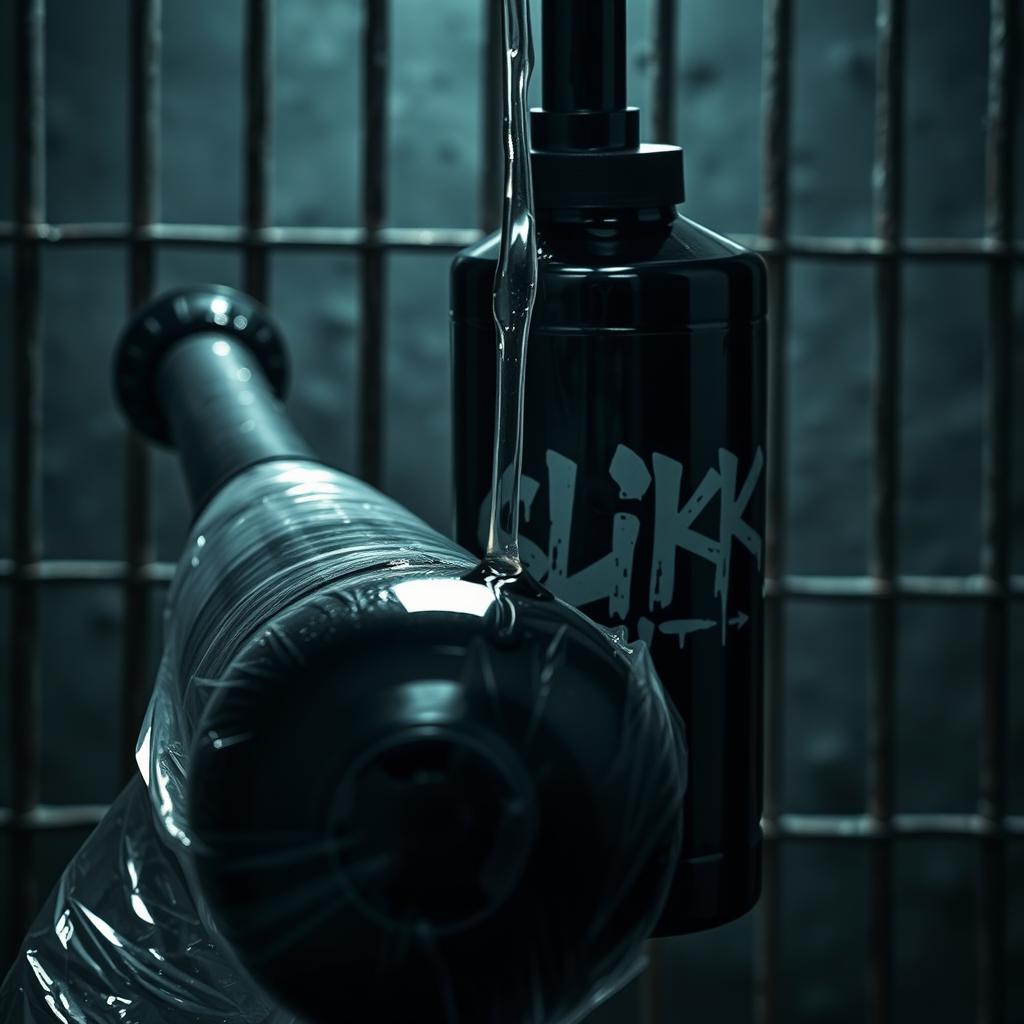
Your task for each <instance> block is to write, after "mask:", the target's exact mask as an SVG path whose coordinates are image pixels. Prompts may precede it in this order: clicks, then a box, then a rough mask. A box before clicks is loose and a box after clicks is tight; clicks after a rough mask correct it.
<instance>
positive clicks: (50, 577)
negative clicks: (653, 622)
mask: <svg viewBox="0 0 1024 1024" xmlns="http://www.w3.org/2000/svg"><path fill="white" fill-rule="evenodd" d="M174 570H175V564H174V563H173V562H151V563H148V564H145V565H140V566H139V567H138V569H137V570H136V571H135V575H134V576H132V570H131V568H130V566H129V563H127V562H118V561H90V560H85V559H82V560H63V561H59V560H47V561H40V562H32V563H29V564H27V565H24V566H21V567H20V568H18V567H17V566H16V563H15V562H14V561H13V560H12V559H0V583H6V582H10V581H11V580H14V579H23V580H25V581H26V582H29V583H32V582H35V583H124V582H126V581H127V580H128V579H129V578H134V579H136V580H138V581H139V582H143V583H155V584H161V585H162V584H166V583H170V581H171V580H172V579H173V578H174ZM765 593H766V596H767V597H769V598H771V599H774V600H810V599H821V600H830V601H864V600H881V599H890V598H891V599H896V600H901V601H906V600H911V601H912V600H922V601H993V600H994V601H999V600H1007V599H1009V600H1020V599H1021V598H1024V576H1011V577H1010V581H1009V589H1003V588H1001V587H999V586H997V585H996V584H995V583H994V582H993V581H992V580H990V579H988V578H987V577H985V576H898V577H896V579H895V580H894V581H893V583H892V584H891V585H889V584H887V583H886V582H885V581H883V580H879V579H876V578H874V577H872V576H799V575H793V576H784V577H783V578H782V579H781V580H768V581H767V582H766V584H765Z"/></svg>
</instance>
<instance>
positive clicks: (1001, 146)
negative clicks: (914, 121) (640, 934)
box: [0, 0, 1024, 1024]
mask: <svg viewBox="0 0 1024 1024" xmlns="http://www.w3.org/2000/svg"><path fill="white" fill-rule="evenodd" d="M651 5H652V6H651V10H652V20H651V28H652V40H653V44H652V47H651V50H652V53H651V56H652V61H653V65H652V70H653V77H652V92H653V97H652V98H653V101H654V102H653V108H652V110H653V125H654V129H655V130H654V134H655V135H656V136H657V137H658V141H666V142H668V141H673V136H674V135H675V131H674V125H675V101H676V87H677V86H676V83H677V73H676V61H677V52H676V25H677V22H678V20H679V18H680V17H682V18H684V19H685V8H684V7H683V6H682V5H681V4H680V2H679V0H651ZM161 6H162V2H161V0H132V6H131V11H132V14H131V23H130V29H129V31H130V45H131V60H130V72H129V74H130V82H129V85H130V111H131V117H130V140H129V151H130V155H131V206H130V209H131V215H130V221H129V222H128V223H91V224H90V223H80V224H51V223H49V222H48V220H47V217H46V210H45V205H44V193H45V189H44V181H45V157H46V154H45V145H44V125H45V110H44V101H45V95H44V68H43V60H44V46H43V37H44V21H45V0H14V9H15V23H14V26H13V36H12V42H13V46H12V49H13V53H14V68H13V71H14V83H15V91H14V102H15V111H14V126H15V129H14V130H15V137H14V146H13V153H14V159H15V167H14V196H15V205H14V210H15V220H14V222H12V223H0V244H9V245H10V246H11V248H12V250H13V255H14V291H13V325H12V326H13V338H14V351H13V371H12V379H11V385H10V386H11V392H10V408H11V410H12V417H13V426H14V431H13V440H14V458H13V479H12V484H13V488H12V495H13V505H12V508H11V510H10V514H11V519H12V524H13V548H12V552H11V557H10V558H8V559H0V583H2V584H4V585H6V586H8V587H9V588H10V591H11V594H12V597H13V610H12V614H11V620H10V641H11V642H10V658H11V663H10V670H11V671H10V693H11V717H12V733H11V738H10V756H11V767H12V778H13V794H12V805H11V807H10V808H0V832H2V833H6V834H8V835H9V837H10V849H11V875H10V880H11V899H10V906H11V911H12V912H11V916H10V920H9V921H8V930H7V934H6V936H5V939H6V947H5V952H13V950H14V948H15V946H16V943H17V941H18V940H19V939H20V937H21V935H22V934H23V933H24V931H25V929H26V927H27V926H28V924H29V920H30V917H31V914H32V913H33V911H34V909H35V907H36V903H37V896H38V895H40V894H37V893H35V892H34V891H33V889H32V886H31V878H32V837H33V834H34V833H35V832H36V831H38V830H42V829H53V828H71V827H79V826H82V825H88V824H91V823H93V822H95V821H97V820H98V819H99V817H100V816H101V815H102V813H103V808H101V807H78V806H75V807H52V806H41V805H40V804H39V789H38V783H39V754H40V750H39V685H40V680H39V655H40V650H39V648H40V635H39V617H38V593H39V587H40V586H52V585H70V584H75V583H109V584H110V585H114V586H119V587H121V588H122V589H123V592H124V599H125V634H124V640H123V679H122V694H123V700H122V709H123V727H124V731H123V735H122V737H121V740H120V742H121V745H122V747H123V749H124V750H125V751H126V758H125V760H126V767H127V763H128V754H129V753H130V751H131V748H132V745H133V742H134V739H135V736H134V731H135V729H136V728H137V724H138V721H139V718H140V714H141V705H142V700H143V697H144V694H145V693H146V691H147V690H148V687H149V680H148V679H146V678H145V665H146V660H147V659H146V655H147V651H148V648H149V645H150V644H152V643H153V642H154V641H155V638H153V637H152V636H149V635H148V634H147V615H146V610H145V609H146V603H147V601H148V600H150V599H151V597H152V594H153V589H154V588H162V587H163V586H164V585H165V584H166V583H167V581H168V580H169V579H170V578H171V575H172V573H173V566H172V565H170V564H166V563H154V562H153V556H152V546H151V541H150V528H149V503H148V498H147V495H148V491H149V471H148V460H147V458H146V455H145V451H144V449H143V447H142V446H141V444H140V443H138V442H136V441H134V440H131V439H130V440H128V442H127V451H126V458H127V475H126V491H125V501H126V524H127V526H126V538H125V554H124V559H123V561H119V562H115V561H111V562H97V561H84V560H83V561H48V560H43V550H42V538H41V525H40V524H41V508H40V479H41V467H40V444H41V436H42V433H41V426H42V425H41V392H42V381H41V370H40V364H41V358H40V357H41V343H42V341H41V310H40V253H41V249H42V248H43V247H44V246H50V245H61V246H65V245H76V244H96V243H99V244H109V245H114V246H119V247H122V248H123V249H124V251H126V252H127V254H128V257H129V268H128V275H129V296H130V300H131V304H132V306H133V307H134V306H137V305H138V304H139V303H141V302H143V301H145V299H147V298H148V297H149V295H150V293H151V290H152V287H153V283H154V276H155V275H154V257H155V254H156V252H157V251H158V249H161V248H164V247H170V246H191V247H221V248H228V249H232V250H235V251H240V252H242V254H243V256H244V282H245V287H246V288H247V289H248V290H249V291H250V292H253V293H254V294H255V295H257V296H258V297H264V296H265V295H266V293H267V289H268V286H269V280H268V257H269V253H270V251H271V250H279V249H290V250H293V251H294V250H306V251H317V252H324V253H326V252H332V251H352V252H356V253H358V254H359V256H360V258H361V261H362V264H361V265H362V276H361V290H360V303H361V323H362V333H361V347H360V371H359V394H360V397H361V403H362V404H361V407H360V410H359V427H360V439H359V462H360V470H361V472H362V474H363V475H364V476H365V477H366V478H367V479H369V480H371V481H372V482H379V481H380V479H381V476H382V465H383V449H384V446H383V438H384V431H385V427H386V424H385V422H384V410H385V403H384V401H383V389H384V385H385V358H384V355H385V347H384V335H385V316H386V294H385V279H386V266H385V264H386V259H387V254H388V253H389V252H396V251H431V252H452V253H454V252H455V251H457V250H458V249H460V248H462V247H463V246H465V245H467V244H470V243H472V242H474V241H476V240H477V239H478V238H480V237H481V229H484V230H487V229H490V228H492V227H493V226H494V225H495V224H496V223H497V219H498V202H497V199H498V196H499V194H500V182H501V149H500V145H499V138H500V133H499V119H500V116H501V114H500V108H499V97H500V90H499V81H500V79H499V71H498V56H499V53H500V36H501V20H500V19H501V12H500V6H499V3H498V0H484V4H483V18H484V26H485V31H484V37H485V39H484V61H483V65H484V70H483V82H482V96H483V99H482V113H483V131H482V145H483V151H482V168H483V171H482V187H481V200H480V212H479V224H478V226H477V227H472V228H464V229H406V228H401V227H389V226H386V224H385V215H386V181H387V162H388V161H387V123H388V118H387V113H388V110H387V99H388V94H387V86H388V68H389V59H390V47H389V24H390V15H391V13H392V8H391V0H364V6H363V11H364V25H363V37H362V38H363V41H362V69H363V79H362V81H363V103H362V117H363V129H364V131H363V137H364V146H363V150H362V191H361V203H362V218H361V220H362V223H361V224H360V225H359V226H348V227H306V228H292V227H276V226H274V225H273V223H272V219H271V215H270V202H269V185H270V153H271V123H270V122H271V109H272V102H271V96H272V86H273V78H274V75H273V47H272V23H273V13H274V12H273V0H246V4H245V18H246V24H245V33H244V37H245V67H244V77H245V128H246V144H245V154H246V156H245V163H244V176H245V178H244V190H243V191H244V200H243V211H242V217H241V219H240V220H241V223H239V224H238V225H227V226H216V225H204V224H198V225H184V224H165V223H162V222H161V220H160V214H159V210H158V195H159V173H160V157H159V120H158V117H159V115H158V111H159V92H160V64H161V58H160V51H161V13H162V12H161ZM905 9H906V0H878V7H877V14H878V19H877V77H876V89H877V91H876V159H875V172H874V187H875V229H874V234H873V235H872V236H871V237H865V238H832V237H797V236H793V235H792V234H791V233H790V232H789V229H788V222H789V218H788V196H789V176H788V167H789V149H790V146H789V142H790V121H791V96H790V89H791V84H790V83H791V77H792V66H793V59H794V28H793V19H794V0H764V65H763V133H764V149H763V180H762V190H761V195H762V203H761V206H762V215H761V226H760V231H759V233H758V234H757V235H756V236H750V237H744V238H740V239H739V240H740V241H741V242H744V243H745V244H747V245H749V246H750V247H752V248H755V249H757V250H759V251H760V252H761V253H762V254H763V255H764V256H765V258H766V260H767V262H768V267H769V289H770V296H769V297H770V309H771V329H770V337H769V424H768V444H769V448H770V451H771V459H770V462H769V476H768V510H769V527H768V536H767V547H766V567H767V574H768V583H767V588H766V592H767V597H768V607H767V613H766V626H767V635H766V749H765V762H766V771H765V784H766V788H765V811H764V828H765V835H766V839H767V843H766V850H765V865H764V867H765V876H764V877H765V884H764V895H763V897H762V900H761V903H760V906H759V908H758V911H757V916H756V927H755V957H754V978H755V989H754V996H755V998H754V1006H753V1016H754V1019H755V1020H756V1021H757V1022H758V1024H776V1022H777V1021H778V1020H779V1019H780V1008H779V1007H780V992H779V978H780V976H781V972H780V969H779V948H780V937H781V908H782V901H783V896H784V894H783V893H782V890H781V884H780V856H781V846H782V844H783V842H797V841H805V840H815V841H822V840H826V841H835V842H863V843H866V844H868V846H869V847H870V853H869V864H870V873H869V877H870V892H869V900H868V904H869V942H870V945H869V949H868V951H867V962H868V979H867V981H868V1018H869V1020H870V1021H871V1022H872V1024H885V1022H887V1021H888V1020H889V1019H890V1005H891V1001H892V1000H891V989H892V949H891V934H892V908H893V894H892V850H893V844H894V841H895V840H897V839H900V838H912V837H922V838H946V837H962V838H965V839H968V840H973V841H974V842H976V843H977V844H978V846H979V850H980V856H979V861H978V865H979V866H978V896H979V898H978V923H977V933H976V935H977V937H976V946H977V969H978V982H979V984H978V1004H977V1021H978V1024H1000V1022H1002V1021H1004V1020H1005V1006H1004V991H1005V980H1006V979H1005V972H1006V950H1005V932H1006V918H1005V902H1006V863H1005V840H1006V839H1007V838H1008V837H1018V838H1022V837H1024V817H1021V816H1018V817H1012V816H1008V815H1007V796H1006V790H1007V753H1006V746H1007V736H1006V723H1007V703H1008V671H1009V667H1008V645H1009V608H1010V602H1011V601H1012V600H1020V599H1021V598H1022V597H1024V577H1020V576H1016V577H1015V576H1012V575H1011V574H1010V511H1009V476H1010V453H1009V438H1010V425H1011V423H1010V420H1011V409H1012V402H1011V393H1010V388H1011V373H1010V359H1011V336H1012V314H1013V310H1012V278H1013V272H1014V267H1015V265H1016V264H1017V262H1018V261H1020V259H1021V257H1022V256H1024V247H1022V246H1021V245H1020V244H1019V243H1017V242H1015V241H1014V238H1013V228H1012V225H1013V209H1012V197H1013V180H1014V175H1013V172H1014V168H1013V138H1012V127H1013V123H1014V113H1015V111H1014V109H1013V108H1014V99H1015V94H1014V88H1015V83H1016V81H1017V75H1018V73H1019V72H1018V68H1019V64H1018V54H1017V52H1016V50H1017V46H1018V32H1017V29H1018V26H1017V24H1016V18H1017V16H1018V5H1017V3H1016V2H1015V0H990V45H989V103H988V122H987V171H988V173H987V196H986V209H987V222H986V233H985V236H984V237H982V238H975V239H958V240H950V239H927V238H916V239H911V238H906V237H904V234H903V231H902V216H901V214H902V210H901V205H902V204H901V181H902V177H903V174H902V166H901V164H902V159H901V154H902V152H903V142H904V140H903V117H902V110H903V78H904V73H905V66H906V59H905V58H906V54H905V33H904V22H905ZM684 23H685V22H684ZM795 258H813V259H816V260H840V261H849V262H859V263H867V264H869V265H871V266H873V267H874V272H875V288H876V297H877V302H876V307H877V313H876V320H875V325H874V326H875V347H874V390H873V395H872V434H873V447H874V451H873V456H874V461H873V466H874V475H873V484H872V506H871V507H872V516H871V527H872V529H871V536H872V543H871V558H870V565H869V571H868V573H867V574H865V575H863V576H844V577H825V576H813V577H809V576H798V575H793V574H790V573H787V571H786V553H785V549H784V529H783V524H784V523H785V520H786V493H785V477H786V452H785V436H786V413H787V395H786V365H787V352H786V339H787V335H788V331H789V317H788V310H787V294H788V274H789V266H790V263H791V261H792V260H793V259H795ZM908 259H909V260H922V261H964V260H968V261H974V262H976V263H981V264H983V265H984V266H986V267H987V273H988V277H989V319H990V325H989V331H988V336H987V342H986V366H985V387H986V399H987V405H986V418H985V441H984V444H985V450H984V484H983V488H984V490H983V494H982V502H983V509H984V523H983V548H982V551H981V561H980V571H979V573H977V574H976V575H973V576H965V577H921V576H908V575H903V574H900V573H899V570H898V564H899V563H898V558H897V550H896V534H897V529H896V525H897V485H898V481H899V467H898V463H897V452H898V443H897V442H898V437H897V423H898V416H897V413H898V407H897V401H898V394H899V364H900V292H901V284H900V276H901V267H902V266H903V265H904V262H905V261H906V260H908ZM805 600H811V601H818V600H829V601H854V602H861V603H867V604H868V605H869V606H870V608H871V612H872V618H871V622H872V646H871V672H870V679H869V684H868V685H869V691H868V697H869V700H868V717H869V722H868V740H869V743H868V764H867V766H866V767H867V772H868V776H867V783H868V804H867V807H866V808H865V813H864V814H862V815H855V816H830V815H794V814H786V813H784V812H783V809H782V803H781V799H780V780H781V770H780V765H781V750H782V705H783V690H784V687H783V679H784V673H785V651H784V649H783V632H784V630H783V625H784V610H785V607H786V606H787V605H788V604H789V603H790V602H793V601H805ZM918 600H928V601H952V602H970V603H975V604H977V605H979V606H980V607H981V608H982V609H983V615H984V665H983V694H982V703H983V714H982V743H981V765H980V774H979V794H978V805H977V810H976V813H974V814H928V815H913V814H898V813H895V811H894V806H893V795H892V793H893V768H894V753H895V752H894V744H893V721H894V709H893V692H894V686H895V681H896V680H895V649H896V640H897V636H898V616H899V610H900V607H901V606H902V605H903V604H904V603H906V602H911V601H918ZM654 952H655V957H654V964H655V967H657V965H658V960H659V958H658V955H657V947H655V949H654ZM659 988H660V985H659V984H658V983H657V977H656V974H655V976H654V977H653V981H651V982H648V983H647V987H646V988H645V990H644V992H643V993H642V994H641V1005H642V1013H643V1016H644V1019H645V1020H646V1021H654V1020H656V1019H657V1020H665V1019H668V1014H667V1009H668V1008H667V1007H661V1006H659V1005H658V1001H657V998H656V996H657V990H658V989H659Z"/></svg>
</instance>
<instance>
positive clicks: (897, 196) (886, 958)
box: [867, 0, 905, 1024]
mask: <svg viewBox="0 0 1024 1024" xmlns="http://www.w3.org/2000/svg"><path fill="white" fill-rule="evenodd" d="M904 21H905V0H878V6H877V18H876V27H877V79H876V96H875V166H874V193H875V235H876V236H877V238H878V239H879V241H880V243H881V245H882V246H883V247H884V249H885V251H886V254H885V255H883V256H882V257H881V258H880V259H879V262H878V264H877V266H876V270H875V273H876V277H875V296H876V297H875V302H876V319H875V348H874V379H873V388H872V400H871V404H872V444H873V472H872V487H871V550H870V556H869V561H870V574H871V576H872V577H874V579H875V580H877V581H878V585H879V586H880V587H881V588H883V589H891V587H892V585H893V581H894V579H895V576H896V573H897V571H898V561H897V545H896V538H897V534H898V519H897V516H898V491H899V458H898V455H899V436H898V397H899V340H900V320H901V295H900V287H901V286H900V280H901V275H900V263H899V260H898V258H897V257H896V256H895V255H894V252H895V249H896V246H897V244H898V241H899V239H900V236H901V234H902V224H903V202H902V192H903V78H904V70H905V45H904ZM898 615H899V610H898V608H897V605H896V602H895V601H875V602H874V603H873V606H872V620H871V625H872V631H871V671H870V675H869V678H868V695H867V712H868V722H867V749H868V764H867V794H868V814H869V815H870V817H871V818H872V819H873V820H874V821H875V822H876V823H877V827H878V829H879V836H880V839H879V841H878V842H877V843H875V844H874V845H873V846H872V849H871V854H870V859H869V887H870V895H869V903H868V949H867V963H868V976H867V977H868V993H867V999H868V1019H869V1021H872V1022H873V1024H888V1021H889V1020H890V1017H891V1003H892V914H893V907H892V904H893V894H892V864H893V855H892V843H891V828H890V826H891V818H892V813H893V742H894V734H895V728H894V724H893V722H894V716H895V699H894V694H895V684H896V658H897V622H898Z"/></svg>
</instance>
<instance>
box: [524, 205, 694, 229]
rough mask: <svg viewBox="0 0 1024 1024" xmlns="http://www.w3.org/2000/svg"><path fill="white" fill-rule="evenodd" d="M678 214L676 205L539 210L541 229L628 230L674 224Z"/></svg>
mask: <svg viewBox="0 0 1024 1024" xmlns="http://www.w3.org/2000/svg"><path fill="white" fill-rule="evenodd" d="M677 216H678V213H677V211H676V208H675V206H673V205H671V204H670V205H664V206H618V207H614V206H610V207H578V206H577V207H571V206H570V207H555V208H552V209H539V210H538V211H537V226H538V228H540V229H541V230H543V228H544V227H545V226H554V227H562V226H570V225H576V226H579V227H583V228H587V229H591V230H600V229H601V228H613V229H626V228H634V227H638V228H642V227H650V226H663V225H665V224H671V223H672V221H674V220H675V219H676V217H677Z"/></svg>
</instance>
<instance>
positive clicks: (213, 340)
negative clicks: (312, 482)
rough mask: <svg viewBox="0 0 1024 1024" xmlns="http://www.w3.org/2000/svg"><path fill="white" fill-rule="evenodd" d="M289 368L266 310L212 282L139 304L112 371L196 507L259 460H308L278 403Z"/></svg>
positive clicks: (131, 410) (132, 415) (134, 417)
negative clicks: (166, 447) (174, 457)
mask: <svg viewBox="0 0 1024 1024" xmlns="http://www.w3.org/2000/svg"><path fill="white" fill-rule="evenodd" d="M287 377H288V368H287V353H286V350H285V347H284V340H283V336H282V334H281V331H280V329H279V328H278V327H277V325H276V324H275V323H274V321H273V319H272V318H271V317H270V314H269V313H268V312H267V311H266V310H265V309H264V308H263V307H262V306H260V305H259V303H257V302H256V301H255V300H254V299H251V298H249V297H248V296H247V295H244V294H242V293H241V292H237V291H235V290H234V289H230V288H225V287H223V286H219V285H216V286H202V287H198V288H190V289H185V290H179V291H175V292H170V293H168V294H166V295H163V296H161V297H160V298H158V299H156V300H154V301H153V302H151V303H150V304H149V305H147V306H145V307H144V308H143V309H142V310H140V311H139V312H138V313H137V314H136V315H135V316H134V317H133V319H132V321H131V322H130V323H129V325H128V327H127V328H126V329H125V331H124V333H123V334H122V336H121V340H120V343H119V345H118V351H117V358H116V361H115V374H114V379H115V388H116V390H117V393H118V397H119V399H120V403H121V407H122V409H123V410H124V411H125V413H126V415H127V416H128V418H129V420H130V421H131V422H132V424H133V426H135V427H136V429H138V430H139V431H141V432H142V433H143V434H145V435H146V436H147V437H149V438H151V439H152V440H155V441H158V442H162V443H164V444H171V445H173V446H174V447H175V448H176V449H177V451H178V454H179V456H180V458H181V463H182V467H183V470H184V473H185V478H186V481H187V483H188V489H189V494H190V496H191V498H192V504H193V508H194V509H195V511H197V512H198V511H199V510H200V509H201V508H202V507H203V506H204V505H205V504H206V502H207V501H208V500H209V499H210V498H211V497H212V496H213V495H214V494H216V493H217V491H218V490H219V489H220V488H221V487H223V486H224V484H225V483H227V482H228V480H230V479H231V478H232V477H234V476H236V475H237V474H238V473H240V472H242V471H243V470H244V469H246V468H248V467H249V466H252V465H255V464H256V463H258V462H266V461H268V460H271V459H286V458H295V459H307V460H315V458H316V457H315V455H314V454H313V452H312V450H311V449H310V447H309V445H308V444H307V443H306V441H305V440H304V439H303V438H302V436H301V435H300V434H299V432H298V431H297V430H296V429H295V427H294V426H293V425H292V423H291V421H290V420H289V419H288V417H287V415H286V414H285V411H284V407H283V405H282V403H281V397H282V396H283V395H284V392H285V390H286V385H287Z"/></svg>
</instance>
